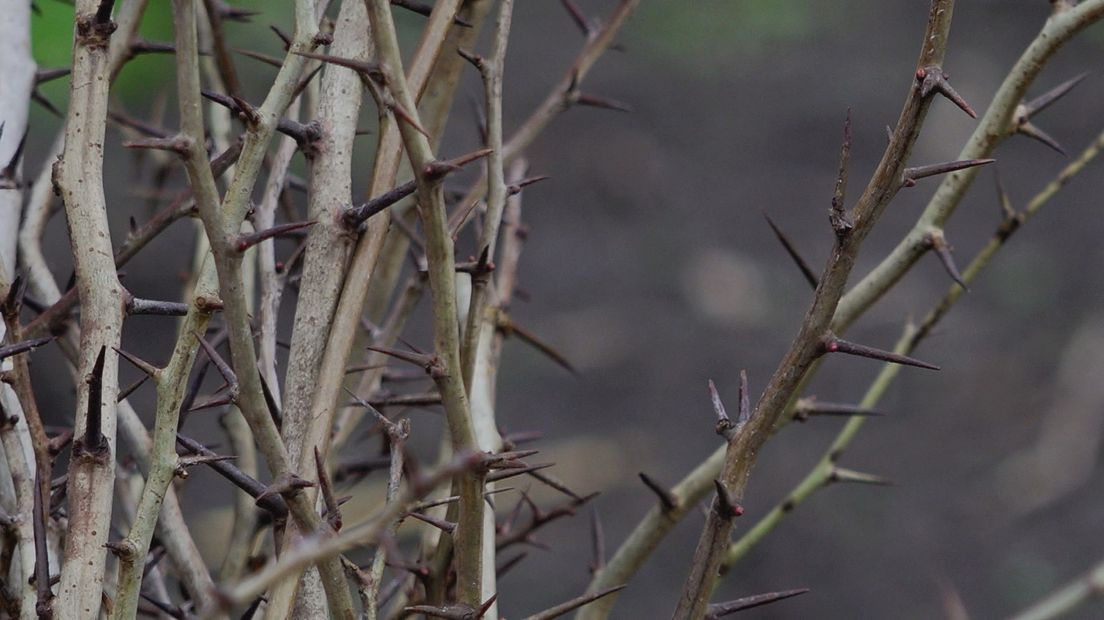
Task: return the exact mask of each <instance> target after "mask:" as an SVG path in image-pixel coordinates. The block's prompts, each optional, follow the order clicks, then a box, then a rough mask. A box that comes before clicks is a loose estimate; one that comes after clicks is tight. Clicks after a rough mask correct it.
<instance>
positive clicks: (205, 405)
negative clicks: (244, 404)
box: [186, 394, 235, 413]
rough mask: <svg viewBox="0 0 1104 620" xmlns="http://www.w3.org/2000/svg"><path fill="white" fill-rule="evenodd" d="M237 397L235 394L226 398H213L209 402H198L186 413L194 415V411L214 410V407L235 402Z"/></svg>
mask: <svg viewBox="0 0 1104 620" xmlns="http://www.w3.org/2000/svg"><path fill="white" fill-rule="evenodd" d="M234 398H235V396H234V395H233V394H226V395H224V396H212V397H211V398H208V399H207V400H204V401H201V402H198V403H196V404H194V405H192V406H191V407H189V408H188V409H187V410H186V413H192V412H193V411H202V410H204V409H212V408H214V407H223V406H225V405H229V404H231V403H233V402H234Z"/></svg>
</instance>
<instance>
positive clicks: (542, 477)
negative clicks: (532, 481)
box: [526, 467, 586, 502]
mask: <svg viewBox="0 0 1104 620" xmlns="http://www.w3.org/2000/svg"><path fill="white" fill-rule="evenodd" d="M541 469H544V468H543V467H542V468H541ZM526 473H528V474H529V475H530V476H532V477H533V478H536V479H537V480H539V481H541V482H542V483H544V484H546V485H548V486H550V487H552V488H553V489H555V490H557V491H559V492H560V493H563V494H564V495H566V496H568V497H570V498H571V499H573V500H576V501H579V502H582V501H585V500H586V497H584V496H582V495H579V494H578V493H576V492H574V491H572V490H571V489H569V488H568V487H567V485H566V484H564V483H562V482H560V481H559V480H557V479H555V478H553V477H552V476H549V475H548V474H546V473H544V472H543V471H539V470H533V471H529V472H526Z"/></svg>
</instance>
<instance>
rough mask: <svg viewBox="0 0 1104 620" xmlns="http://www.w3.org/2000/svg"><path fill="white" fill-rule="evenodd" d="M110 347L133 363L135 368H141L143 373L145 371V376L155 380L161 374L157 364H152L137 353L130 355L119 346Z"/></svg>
mask: <svg viewBox="0 0 1104 620" xmlns="http://www.w3.org/2000/svg"><path fill="white" fill-rule="evenodd" d="M111 348H112V349H114V350H115V352H116V353H118V354H119V355H121V356H122V357H123V359H125V360H126V361H128V362H130V363H131V364H133V365H134V367H135V368H137V369H138V370H141V371H142V372H143V373H145V374H146V376H148V377H150V378H152V379H154V380H156V379H157V378H159V377H160V376H161V369H160V368H158V367H157V366H154V365H153V364H151V363H149V362H147V361H146V360H144V359H142V358H140V357H138V356H137V355H132V354H130V353H127V352H126V351H124V350H122V349H120V348H119V347H111Z"/></svg>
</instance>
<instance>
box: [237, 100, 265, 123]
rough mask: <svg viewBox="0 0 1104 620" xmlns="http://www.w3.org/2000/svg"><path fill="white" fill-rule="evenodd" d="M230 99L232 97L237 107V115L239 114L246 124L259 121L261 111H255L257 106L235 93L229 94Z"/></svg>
mask: <svg viewBox="0 0 1104 620" xmlns="http://www.w3.org/2000/svg"><path fill="white" fill-rule="evenodd" d="M230 99H232V100H233V101H234V103H235V104H236V105H237V107H238V116H240V117H241V118H242V120H244V121H245V123H246V124H247V125H250V126H253V125H257V124H259V123H260V122H261V113H260V112H258V111H257V108H256V107H255V106H254V105H253V104H251V103H249V102H248V101H246V100H245V99H242V98H241V97H239V96H238V95H235V94H231V95H230Z"/></svg>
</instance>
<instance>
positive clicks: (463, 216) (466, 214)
mask: <svg viewBox="0 0 1104 620" xmlns="http://www.w3.org/2000/svg"><path fill="white" fill-rule="evenodd" d="M478 206H479V201H478V200H473V201H472V202H471V204H469V205H468V208H467V209H464V211H463V212H462V213H460V217H459V218H457V220H456V225H454V226H450V227H449V236H450V237H452V240H453V241H456V238H457V237H458V236H460V231H461V230H462V229H463V228H464V226H466V225H467V223H468V218H470V217H471V215H472V213H475V208H476V207H478Z"/></svg>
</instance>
